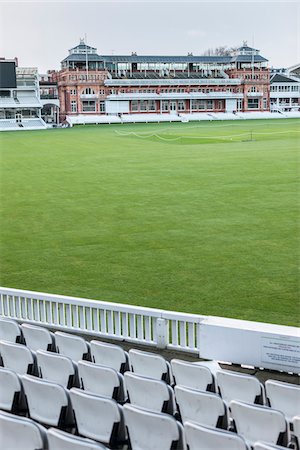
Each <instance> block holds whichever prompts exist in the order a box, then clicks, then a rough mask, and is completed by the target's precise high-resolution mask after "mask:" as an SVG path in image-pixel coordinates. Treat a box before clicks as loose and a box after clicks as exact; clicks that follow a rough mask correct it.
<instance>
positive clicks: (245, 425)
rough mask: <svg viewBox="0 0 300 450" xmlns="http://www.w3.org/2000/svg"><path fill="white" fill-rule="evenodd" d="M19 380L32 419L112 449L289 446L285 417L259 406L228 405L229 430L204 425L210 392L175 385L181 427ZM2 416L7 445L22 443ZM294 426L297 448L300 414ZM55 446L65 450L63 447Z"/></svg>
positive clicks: (156, 415)
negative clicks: (230, 423) (262, 442)
mask: <svg viewBox="0 0 300 450" xmlns="http://www.w3.org/2000/svg"><path fill="white" fill-rule="evenodd" d="M20 379H21V383H22V385H23V387H24V392H25V395H26V399H27V404H28V411H29V414H28V416H29V417H30V418H31V419H33V420H34V421H35V422H36V423H37V424H38V426H43V427H44V426H46V427H56V428H59V429H61V430H63V431H67V432H69V433H70V434H69V439H72V435H73V434H76V435H79V436H81V437H84V438H88V439H93V440H94V441H96V442H100V443H102V444H104V445H108V446H109V447H110V448H117V447H118V446H123V445H127V444H128V443H129V444H130V448H132V449H133V450H139V449H143V450H154V449H158V448H159V449H161V450H164V449H166V450H170V449H171V448H172V449H185V442H186V443H187V444H188V446H189V449H190V450H197V449H205V450H210V449H216V448H218V446H220V448H230V449H232V450H235V449H237V450H246V449H249V448H251V447H252V448H253V447H254V445H255V443H256V442H257V441H258V440H259V441H265V442H268V445H269V446H270V445H273V446H275V447H274V448H280V447H276V445H282V446H285V447H286V446H287V444H288V443H289V429H288V426H287V423H286V421H285V418H284V416H283V414H282V413H280V412H279V411H276V410H272V409H269V408H266V407H264V406H260V405H248V404H246V403H243V402H236V401H232V402H230V405H229V407H230V409H231V414H232V417H233V422H232V424H233V425H232V427H231V428H230V430H231V431H230V432H228V431H227V430H225V429H221V428H214V427H212V426H210V425H212V423H209V422H208V423H203V422H202V421H203V420H204V419H203V418H205V419H207V418H209V419H210V420H211V418H212V416H213V414H212V412H211V411H209V410H211V409H214V407H213V406H212V405H210V404H209V402H210V401H211V400H212V397H211V396H210V395H212V394H209V393H201V392H200V391H192V390H188V389H186V388H180V387H177V389H178V392H177V393H176V394H177V395H178V398H177V401H178V403H179V408H178V409H179V412H180V414H181V418H182V422H183V424H182V423H180V422H179V421H178V420H176V418H175V417H174V416H171V415H170V414H166V413H161V412H154V411H151V410H150V409H146V408H142V407H140V406H136V405H133V404H129V403H126V404H124V405H123V406H121V405H120V404H118V403H117V402H116V401H115V400H113V399H110V398H107V397H104V396H99V395H96V394H92V393H90V392H86V391H83V390H80V389H78V388H71V389H70V391H68V390H66V389H65V388H63V387H62V386H60V385H58V384H55V383H52V382H49V381H45V380H41V379H39V378H36V377H34V376H32V375H22V376H20ZM205 396H207V398H206V399H204V397H205ZM41 399H42V401H41ZM201 409H202V410H203V411H205V410H206V412H203V411H202V413H201V412H200V414H199V410H201ZM3 414H4V416H5V417H10V418H11V419H10V420H11V421H13V422H15V421H17V422H18V421H21V420H22V418H21V417H20V416H13V415H9V416H7V414H5V413H3ZM3 414H2V413H1V414H0V428H1V429H0V432H1V436H2V437H3V438H4V437H5V436H6V434H7V435H8V436H7V439H5V440H4V442H7V441H8V442H11V443H12V442H13V441H14V440H17V441H18V439H20V436H19V435H18V433H16V430H14V429H13V428H12V427H11V428H9V427H8V428H7V427H6V426H5V425H3V424H2V423H1V417H2V416H3ZM219 414H220V416H219V419H222V421H220V420H218V425H219V427H222V426H223V425H224V423H223V420H224V416H222V415H223V414H224V411H223V410H220V411H219ZM14 417H15V419H14ZM7 420H8V419H7ZM215 421H216V418H214V422H215ZM293 425H294V432H295V436H296V443H297V445H298V446H299V437H300V416H299V417H296V418H294V420H293ZM232 431H235V433H234V432H232ZM23 441H24V439H22V447H19V446H18V445H14V446H13V445H11V448H12V449H18V448H20V450H21V448H22V450H25V448H26V447H25V446H24V442H23ZM217 443H218V446H217V445H216V444H217ZM6 448H8V449H9V448H10V447H9V446H7V447H6ZM28 448H30V447H28ZM33 448H43V447H33ZM57 448H59V449H60V450H62V449H65V447H57ZM57 448H56V450H57ZM76 448H77V447H76ZM78 448H81V447H78ZM267 448H271V447H267ZM298 448H299V447H298Z"/></svg>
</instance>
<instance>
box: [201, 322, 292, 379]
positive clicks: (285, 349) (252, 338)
mask: <svg viewBox="0 0 300 450" xmlns="http://www.w3.org/2000/svg"><path fill="white" fill-rule="evenodd" d="M199 342H200V348H199V352H200V355H201V357H202V358H207V359H215V360H219V361H220V360H221V361H229V362H231V363H233V364H244V365H251V366H255V367H262V368H265V369H273V370H283V371H286V372H294V373H299V372H300V330H299V328H296V327H286V326H282V325H272V324H268V323H260V322H249V321H246V320H235V319H225V318H222V317H207V318H206V319H204V320H203V321H202V322H201V326H200V338H199Z"/></svg>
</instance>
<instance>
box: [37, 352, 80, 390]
mask: <svg viewBox="0 0 300 450" xmlns="http://www.w3.org/2000/svg"><path fill="white" fill-rule="evenodd" d="M36 358H37V366H38V370H39V374H40V376H41V377H42V378H43V379H44V380H48V381H52V382H53V383H58V384H60V385H61V386H64V387H65V388H71V387H73V386H75V387H79V380H78V371H77V364H76V363H75V362H74V361H72V359H70V358H68V357H67V356H62V355H60V354H59V353H53V352H46V351H44V350H38V351H37V352H36Z"/></svg>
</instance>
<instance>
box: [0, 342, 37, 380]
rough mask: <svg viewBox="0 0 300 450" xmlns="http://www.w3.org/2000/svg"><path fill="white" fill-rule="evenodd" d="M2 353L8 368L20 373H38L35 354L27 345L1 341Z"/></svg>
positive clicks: (0, 350)
mask: <svg viewBox="0 0 300 450" xmlns="http://www.w3.org/2000/svg"><path fill="white" fill-rule="evenodd" d="M0 355H1V358H2V361H3V365H4V367H5V368H6V369H11V370H13V371H15V372H17V373H18V374H19V375H23V374H25V373H30V374H35V373H36V363H35V356H34V354H33V353H32V352H31V350H30V349H29V348H28V347H26V346H25V345H22V344H14V343H12V342H7V341H0Z"/></svg>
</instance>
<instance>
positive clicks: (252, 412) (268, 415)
mask: <svg viewBox="0 0 300 450" xmlns="http://www.w3.org/2000/svg"><path fill="white" fill-rule="evenodd" d="M229 406H230V410H231V416H232V418H233V420H234V424H235V428H236V431H237V433H238V434H240V435H241V436H243V438H244V439H245V440H246V442H247V443H248V444H249V445H251V446H253V445H254V443H255V442H257V441H263V442H269V443H270V444H278V445H283V446H284V447H285V446H287V444H288V442H289V431H288V426H287V422H286V419H285V417H284V414H283V413H282V412H280V411H277V410H275V409H271V408H268V407H266V406H260V405H250V404H249V403H242V402H237V401H234V400H233V401H232V402H230V404H229Z"/></svg>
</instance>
